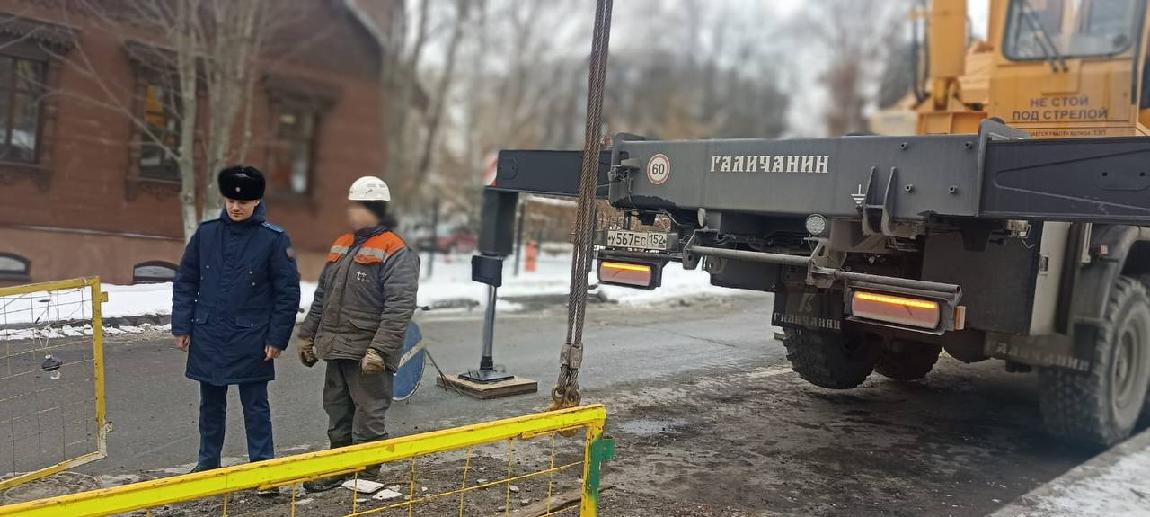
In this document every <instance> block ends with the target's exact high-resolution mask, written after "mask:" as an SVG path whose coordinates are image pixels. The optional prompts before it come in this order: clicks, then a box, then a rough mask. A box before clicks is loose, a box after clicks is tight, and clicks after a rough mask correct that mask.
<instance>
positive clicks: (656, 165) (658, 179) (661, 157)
mask: <svg viewBox="0 0 1150 517" xmlns="http://www.w3.org/2000/svg"><path fill="white" fill-rule="evenodd" d="M670 177H671V159H670V158H667V155H665V154H656V155H655V156H652V157H651V160H650V161H648V162H647V179H648V180H650V181H651V184H652V185H662V184H663V183H666V182H667V178H670Z"/></svg>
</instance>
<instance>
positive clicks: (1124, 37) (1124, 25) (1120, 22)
mask: <svg viewBox="0 0 1150 517" xmlns="http://www.w3.org/2000/svg"><path fill="white" fill-rule="evenodd" d="M1143 1H1144V0H1012V1H1011V3H1010V10H1009V12H1008V14H1007V26H1006V38H1005V41H1004V42H1003V54H1005V55H1006V57H1007V58H1009V59H1014V60H1033V59H1058V58H1060V57H1062V58H1069V57H1100V56H1113V55H1116V54H1120V53H1122V52H1125V51H1126V50H1128V49H1129V48H1130V47H1131V46H1132V45H1133V44H1134V42H1135V41H1137V39H1138V38H1137V36H1136V34H1137V28H1138V22H1139V20H1140V15H1141V12H1142V3H1143Z"/></svg>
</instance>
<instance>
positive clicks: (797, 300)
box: [771, 286, 843, 332]
mask: <svg viewBox="0 0 1150 517" xmlns="http://www.w3.org/2000/svg"><path fill="white" fill-rule="evenodd" d="M842 321H843V294H842V292H841V291H827V290H814V289H802V288H797V287H795V286H787V288H786V289H781V290H779V291H776V292H775V311H774V314H773V315H772V317H771V323H773V324H774V325H778V326H780V327H800V328H809V329H821V330H830V331H834V332H841V331H842Z"/></svg>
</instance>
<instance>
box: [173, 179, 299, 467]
mask: <svg viewBox="0 0 1150 517" xmlns="http://www.w3.org/2000/svg"><path fill="white" fill-rule="evenodd" d="M217 181H218V183H219V188H220V194H221V195H223V197H224V199H225V201H226V207H225V208H224V210H223V212H222V213H221V214H220V217H219V218H216V219H212V220H209V221H206V222H204V223H203V224H201V225H200V227H199V229H197V230H196V234H195V235H194V236H192V240H191V241H189V242H188V246H187V248H186V249H185V250H184V258H183V260H182V261H181V262H180V271H179V273H178V274H177V275H176V280H175V285H174V288H173V293H172V295H173V296H172V298H173V299H172V334H173V335H175V336H176V347H177V348H179V349H180V350H183V351H186V352H188V365H187V371H186V373H185V375H186V376H187V377H188V378H189V379H192V380H195V381H199V383H200V419H199V428H200V452H199V459H198V461H197V462H196V468H195V469H194V470H193V472H198V471H203V470H207V469H213V468H218V467H219V466H220V451H221V449H222V448H223V445H224V429H225V411H226V409H227V392H228V386H231V385H236V386H238V388H239V393H240V401H241V403H242V404H243V412H244V428H245V430H246V431H247V445H248V459H250V460H251V461H259V460H266V459H270V458H273V457H274V456H275V452H274V449H273V446H272V423H271V407H270V406H269V405H268V381H270V380H272V379H274V378H275V366H274V363H273V360H274V359H275V358H277V357H279V355H280V353H281V352H283V350H284V349H285V348H287V345H288V340H289V339H290V337H291V333H292V328H293V327H294V326H295V317H296V312H297V310H298V308H299V297H300V293H299V272H298V270H297V269H296V262H295V254H294V252H293V251H292V248H291V240H290V239H289V238H288V235H287V233H286V232H284V230H283V229H282V228H280V227H278V226H276V225H274V224H271V223H269V222H267V219H266V217H267V215H266V214H267V212H266V210H265V208H264V204H263V203H262V202H261V200H262V199H263V195H264V177H263V174H262V173H260V171H259V170H258V169H256V168H255V167H248V166H243V165H237V166H233V167H228V168H225V169H223V170H222V171H220V173H219V175H218V177H217Z"/></svg>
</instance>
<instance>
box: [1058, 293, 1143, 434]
mask: <svg viewBox="0 0 1150 517" xmlns="http://www.w3.org/2000/svg"><path fill="white" fill-rule="evenodd" d="M1039 381H1040V385H1041V392H1040V394H1039V403H1040V406H1041V408H1042V417H1043V420H1044V421H1045V424H1046V428H1047V430H1048V431H1049V432H1050V433H1051V434H1054V435H1056V436H1059V437H1062V438H1066V439H1069V440H1072V441H1076V442H1080V443H1084V444H1089V445H1092V446H1101V447H1109V446H1111V445H1114V444H1115V443H1118V442H1119V441H1122V440H1123V439H1125V438H1126V437H1127V436H1129V435H1130V433H1131V432H1132V431H1133V430H1134V426H1135V424H1136V423H1137V421H1138V415H1139V413H1140V412H1141V410H1142V406H1143V403H1144V401H1145V399H1146V393H1147V390H1148V389H1150V298H1148V296H1147V294H1146V287H1145V286H1144V285H1142V283H1141V282H1139V281H1137V280H1134V279H1132V278H1129V277H1119V278H1118V280H1117V281H1116V282H1115V283H1114V286H1113V287H1112V288H1111V289H1110V300H1109V301H1108V302H1107V306H1106V312H1105V314H1104V316H1103V321H1102V326H1101V327H1100V328H1099V329H1098V336H1097V337H1096V338H1095V342H1094V361H1093V364H1092V365H1091V368H1090V371H1088V372H1081V371H1075V370H1069V369H1063V368H1054V367H1048V368H1042V369H1041V370H1040V371H1039Z"/></svg>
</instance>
